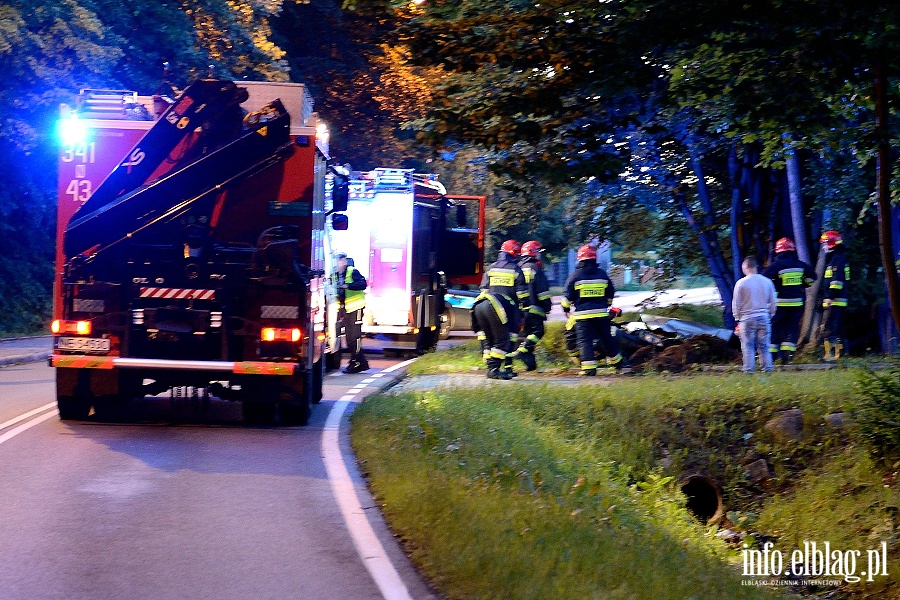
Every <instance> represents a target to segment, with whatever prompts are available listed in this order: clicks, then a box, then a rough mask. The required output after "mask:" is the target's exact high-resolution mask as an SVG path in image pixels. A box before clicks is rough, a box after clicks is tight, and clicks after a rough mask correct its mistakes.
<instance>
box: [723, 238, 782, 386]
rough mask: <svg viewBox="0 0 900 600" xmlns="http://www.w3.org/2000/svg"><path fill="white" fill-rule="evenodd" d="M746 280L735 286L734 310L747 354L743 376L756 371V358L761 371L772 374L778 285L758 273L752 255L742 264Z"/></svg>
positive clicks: (745, 355)
mask: <svg viewBox="0 0 900 600" xmlns="http://www.w3.org/2000/svg"><path fill="white" fill-rule="evenodd" d="M741 270H742V271H743V272H744V275H745V277H741V278H740V279H739V280H738V282H737V283H736V284H735V285H734V298H733V299H732V301H731V311H732V313H733V314H734V318H735V320H736V321H737V322H738V328H739V329H738V335H739V336H740V338H741V351H742V352H743V354H744V373H753V372H754V371H755V370H756V356H757V355H759V357H760V359H761V362H762V370H763V371H765V372H770V371H772V353H771V352H769V342H770V340H771V338H772V316H773V315H774V314H775V311H776V309H777V308H778V303H777V300H776V299H775V285H774V284H773V283H772V280H771V279H769V278H768V277H765V276H763V275H760V274H759V264H758V263H757V262H756V259H755V258H753V257H752V256H748V257H747V258H745V259H744V262H743V263H741Z"/></svg>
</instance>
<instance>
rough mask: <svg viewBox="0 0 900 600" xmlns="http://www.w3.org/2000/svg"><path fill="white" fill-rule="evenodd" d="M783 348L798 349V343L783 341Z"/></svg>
mask: <svg viewBox="0 0 900 600" xmlns="http://www.w3.org/2000/svg"><path fill="white" fill-rule="evenodd" d="M781 349H782V350H787V351H788V352H793V351H795V350H796V349H797V345H796V344H792V343H790V342H781Z"/></svg>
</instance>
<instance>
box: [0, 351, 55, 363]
mask: <svg viewBox="0 0 900 600" xmlns="http://www.w3.org/2000/svg"><path fill="white" fill-rule="evenodd" d="M50 354H51V352H49V351H44V352H35V353H33V354H15V355H13V356H3V357H0V367H5V366H8V365H18V364H25V363H35V362H42V361H45V360H49V359H50Z"/></svg>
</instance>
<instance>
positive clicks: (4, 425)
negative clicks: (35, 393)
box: [0, 402, 56, 429]
mask: <svg viewBox="0 0 900 600" xmlns="http://www.w3.org/2000/svg"><path fill="white" fill-rule="evenodd" d="M51 408H56V402H48V403H47V404H45V405H43V406H41V407H38V408H36V409H34V410H30V411H28V412H27V413H24V414H21V415H19V416H18V417H15V418H13V419H10V420H9V421H7V422H5V423H0V429H6V428H7V427H12V426H13V425H15V424H16V423H18V422H20V421H24V420H25V419H27V418H29V417H33V416H34V415H36V414H38V413H42V412H44V411H45V410H50V409H51Z"/></svg>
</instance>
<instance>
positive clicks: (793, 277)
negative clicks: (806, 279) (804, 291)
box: [778, 269, 803, 285]
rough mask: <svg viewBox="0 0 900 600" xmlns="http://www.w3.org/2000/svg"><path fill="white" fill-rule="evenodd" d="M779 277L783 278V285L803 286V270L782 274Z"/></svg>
mask: <svg viewBox="0 0 900 600" xmlns="http://www.w3.org/2000/svg"><path fill="white" fill-rule="evenodd" d="M778 276H779V277H780V278H781V285H803V270H802V269H801V270H800V272H799V273H798V272H795V271H791V272H788V273H786V272H784V271H782V272H780V273H779V274H778Z"/></svg>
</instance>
